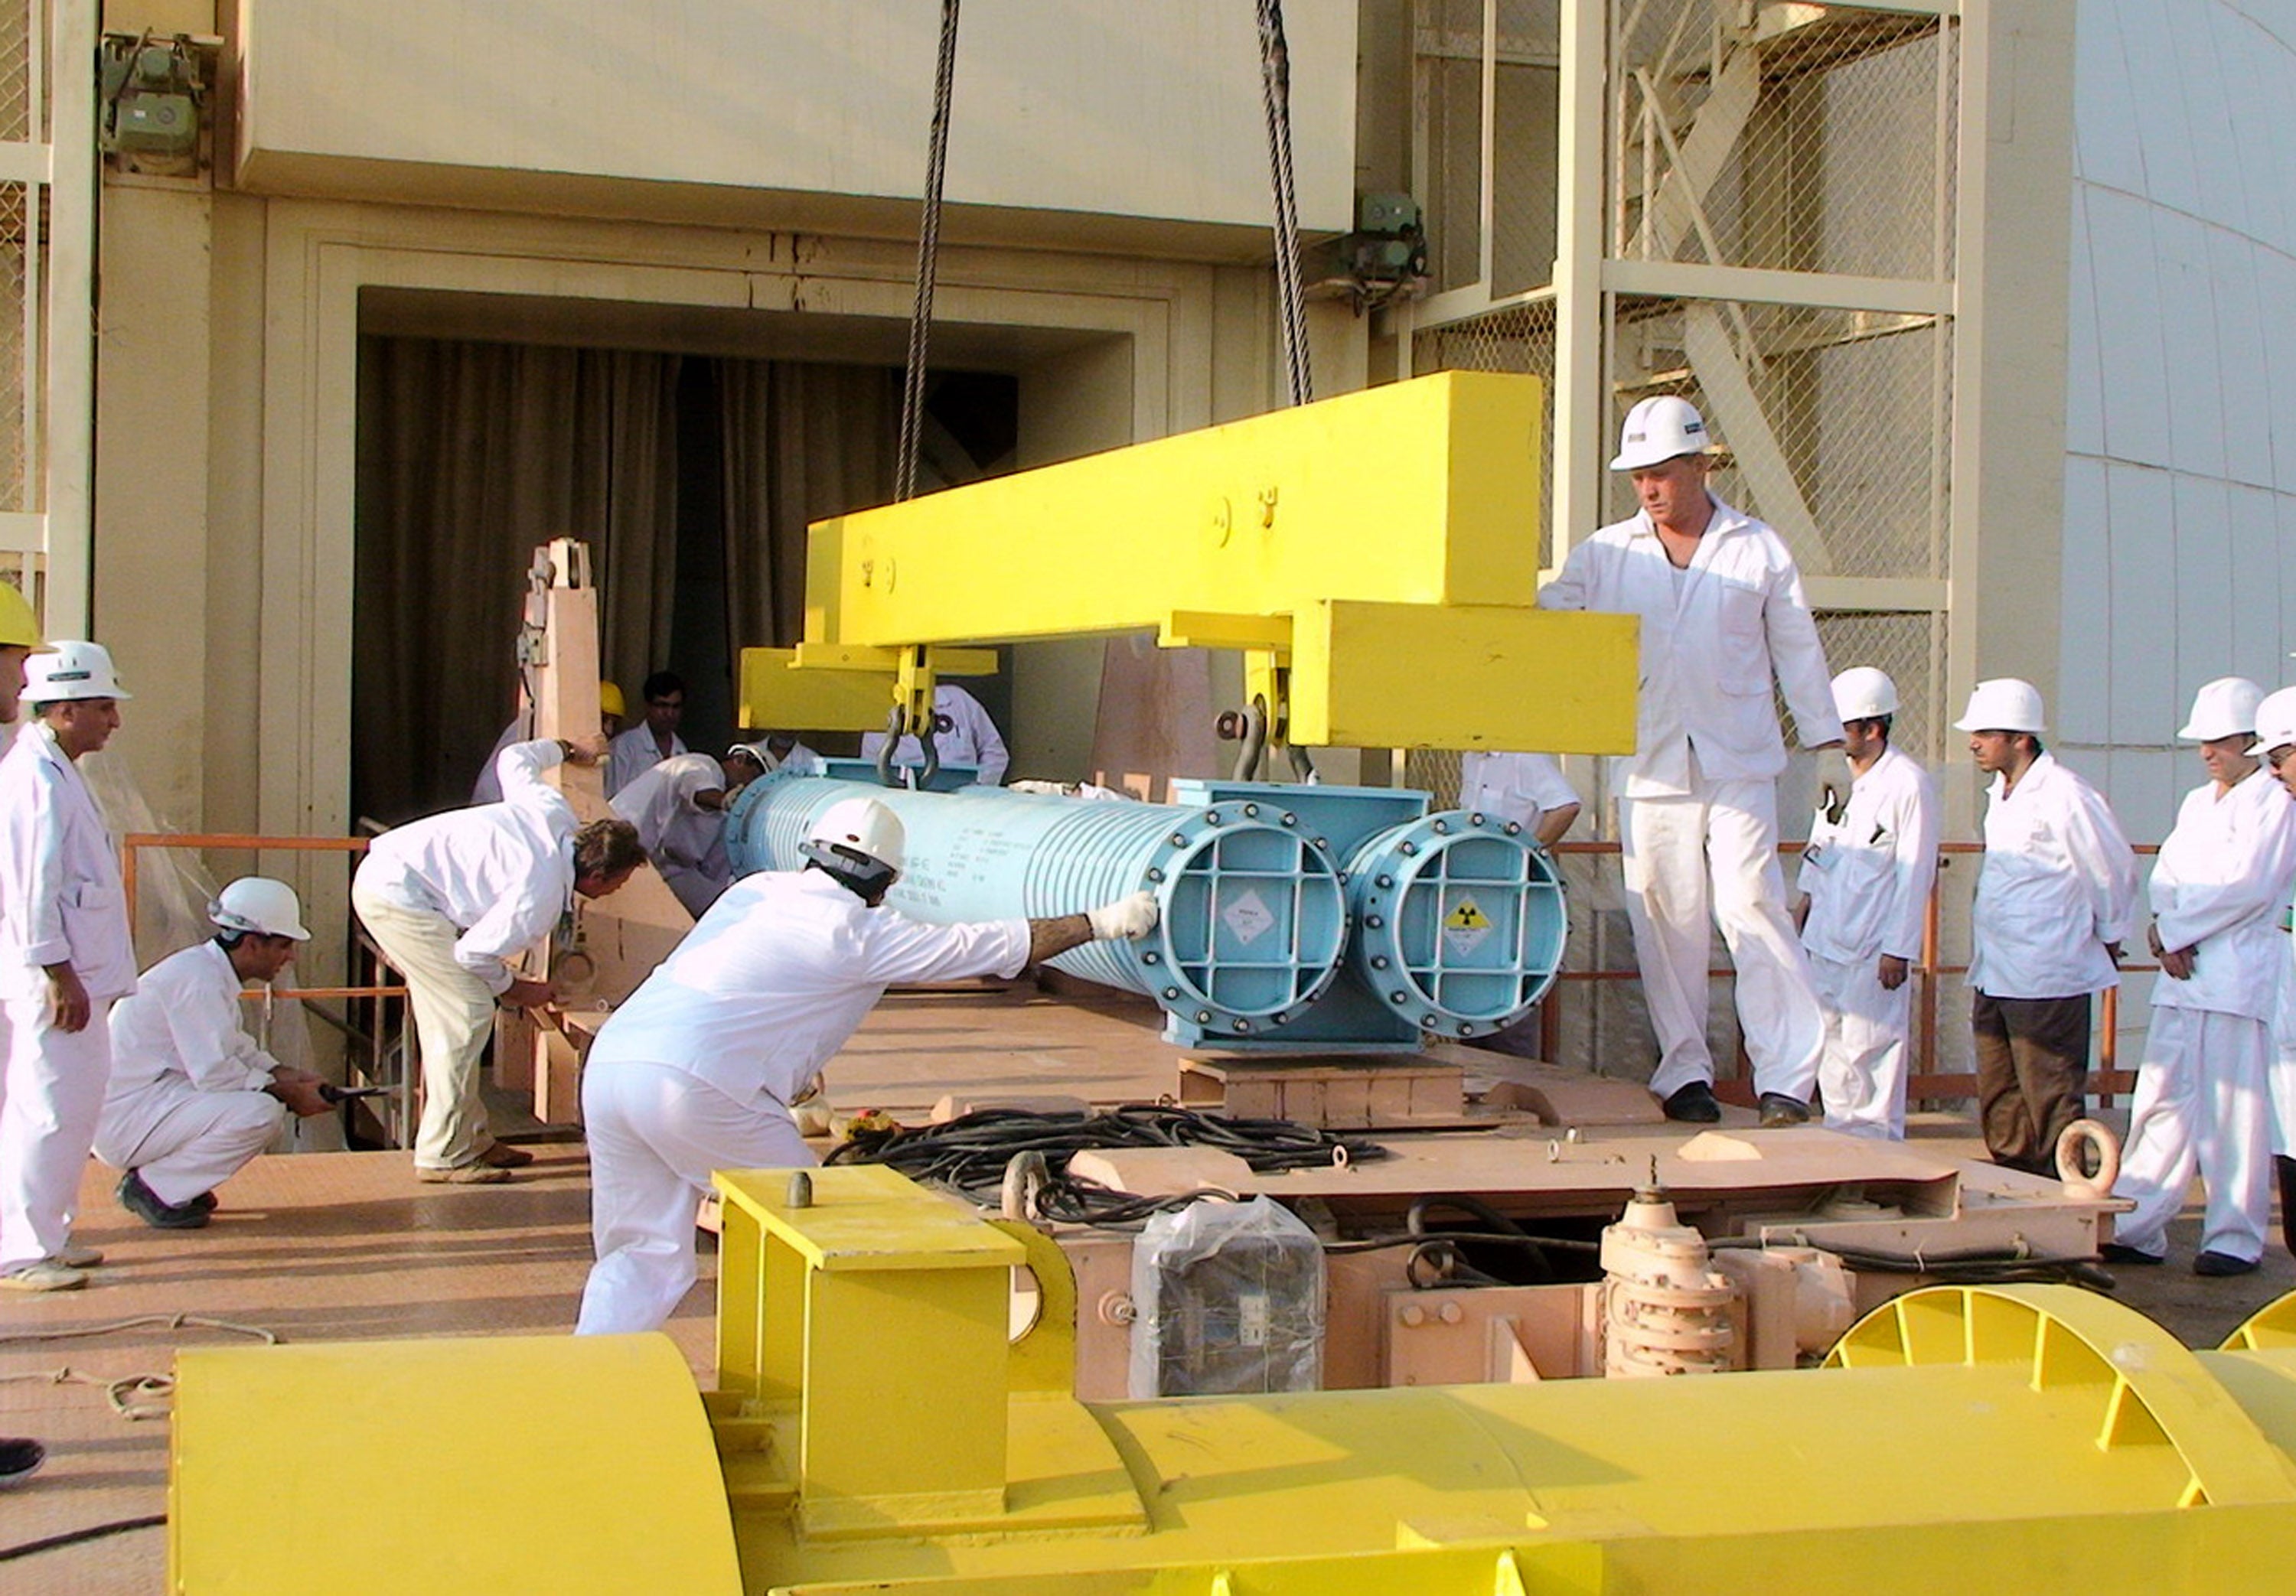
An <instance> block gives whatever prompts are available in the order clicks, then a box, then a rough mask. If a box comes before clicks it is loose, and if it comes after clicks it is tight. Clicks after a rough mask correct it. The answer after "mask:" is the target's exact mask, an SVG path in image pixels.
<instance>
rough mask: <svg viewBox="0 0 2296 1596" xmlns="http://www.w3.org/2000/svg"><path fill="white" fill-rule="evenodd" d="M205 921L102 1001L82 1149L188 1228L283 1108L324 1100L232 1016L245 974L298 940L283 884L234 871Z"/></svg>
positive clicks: (169, 1219) (296, 910) (288, 954)
mask: <svg viewBox="0 0 2296 1596" xmlns="http://www.w3.org/2000/svg"><path fill="white" fill-rule="evenodd" d="M208 918H209V920H211V921H214V922H215V925H216V934H215V936H214V937H210V938H209V940H207V941H205V942H201V943H195V944H193V945H192V946H190V947H187V948H184V949H183V950H182V951H181V952H179V953H174V954H168V956H167V957H166V958H164V959H162V960H160V962H158V963H157V964H154V965H153V966H152V968H151V969H149V970H145V971H144V972H143V979H142V980H141V981H139V982H137V983H136V987H135V995H134V996H132V997H128V998H127V999H125V1000H123V1001H122V1002H121V1003H119V1005H118V1006H117V1007H115V1008H114V1009H113V1010H112V1011H111V1088H110V1090H109V1091H108V1092H107V1093H105V1094H104V1099H103V1117H102V1119H101V1120H100V1121H98V1122H97V1125H96V1127H95V1156H96V1157H97V1158H102V1160H103V1161H104V1162H105V1163H107V1164H109V1165H111V1166H112V1167H113V1168H114V1169H119V1170H123V1171H125V1172H126V1173H124V1174H121V1175H120V1177H119V1187H118V1189H117V1195H118V1196H119V1206H120V1207H123V1208H126V1209H127V1211H128V1212H129V1213H131V1214H133V1215H135V1217H136V1218H138V1219H141V1220H142V1221H143V1223H144V1224H148V1225H150V1226H152V1228H153V1229H154V1230H163V1231H189V1230H198V1229H199V1228H200V1227H201V1226H202V1225H204V1224H207V1222H208V1215H209V1214H211V1213H213V1212H214V1211H215V1206H216V1199H215V1189H216V1188H217V1186H220V1185H222V1184H223V1183H224V1182H225V1181H227V1180H229V1179H230V1178H231V1177H232V1176H233V1175H234V1174H238V1173H239V1172H240V1171H241V1170H242V1169H243V1168H245V1167H246V1166H248V1165H249V1164H250V1163H251V1162H253V1161H254V1159H255V1158H256V1156H257V1155H258V1154H259V1153H260V1152H262V1151H263V1150H264V1149H265V1148H266V1147H268V1146H270V1145H271V1143H272V1141H273V1139H274V1138H275V1137H276V1136H277V1135H278V1134H279V1132H280V1129H281V1127H282V1126H283V1125H285V1124H286V1123H287V1116H288V1115H289V1114H290V1113H295V1114H300V1115H302V1116H304V1117H310V1116H312V1115H315V1114H324V1113H325V1112H327V1110H328V1107H329V1105H328V1103H327V1100H326V1099H325V1097H324V1096H323V1095H322V1094H321V1088H320V1081H319V1077H318V1076H316V1075H313V1074H312V1073H311V1072H310V1071H309V1070H307V1069H296V1068H291V1066H288V1065H285V1064H282V1063H280V1062H279V1060H276V1059H275V1058H273V1057H272V1056H271V1055H270V1054H269V1053H267V1052H264V1051H263V1049H262V1048H260V1047H258V1045H256V1041H255V1038H254V1037H253V1036H251V1035H249V1034H248V1030H247V1027H246V1025H245V1024H244V1023H243V1022H242V1016H243V1015H244V1013H245V1012H246V1003H245V1001H244V1000H243V999H242V996H241V993H242V990H243V989H244V988H245V987H246V986H247V984H248V983H249V982H250V981H265V982H268V981H271V980H274V979H275V978H277V977H278V975H279V973H280V972H281V971H282V970H285V969H286V968H287V966H288V965H290V964H291V963H292V962H294V960H295V950H296V946H297V945H298V944H299V943H303V942H307V941H308V940H310V937H311V933H310V932H308V931H307V930H305V929H303V913H302V905H301V904H299V903H298V902H297V901H296V897H295V889H294V888H291V887H290V886H288V885H287V883H286V882H284V881H275V880H270V879H269V878H267V877H265V876H242V877H241V878H240V879H239V880H236V881H234V882H233V883H232V884H231V885H230V886H228V887H226V888H224V889H223V891H222V892H220V893H218V894H217V896H216V901H215V902H213V903H211V904H209V905H208Z"/></svg>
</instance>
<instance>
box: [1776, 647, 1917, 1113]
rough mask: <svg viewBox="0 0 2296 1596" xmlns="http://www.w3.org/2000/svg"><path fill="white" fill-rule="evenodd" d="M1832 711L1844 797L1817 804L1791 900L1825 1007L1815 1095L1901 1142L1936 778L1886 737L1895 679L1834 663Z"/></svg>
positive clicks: (1835, 1110) (1895, 705) (1894, 706)
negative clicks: (1847, 775)
mask: <svg viewBox="0 0 2296 1596" xmlns="http://www.w3.org/2000/svg"><path fill="white" fill-rule="evenodd" d="M1833 708H1834V713H1835V714H1837V715H1839V716H1841V733H1842V743H1843V748H1844V749H1845V751H1846V752H1847V753H1848V754H1849V769H1850V772H1851V781H1850V785H1849V801H1848V803H1847V804H1845V805H1843V806H1841V808H1840V810H1839V813H1838V818H1837V816H1836V812H1835V811H1833V810H1832V809H1821V810H1820V811H1819V812H1818V815H1817V819H1816V822H1815V823H1813V824H1812V825H1811V827H1810V832H1809V846H1808V847H1806V848H1805V849H1803V850H1802V855H1801V874H1800V880H1799V883H1798V884H1799V886H1800V891H1801V897H1800V902H1798V903H1797V904H1795V905H1794V916H1795V918H1796V919H1797V920H1798V921H1800V924H1801V940H1802V945H1803V946H1804V947H1806V948H1808V950H1809V964H1810V970H1811V971H1812V972H1813V973H1814V974H1815V975H1816V978H1817V996H1818V1001H1819V1003H1821V1004H1823V1005H1824V1007H1825V1055H1824V1056H1823V1057H1822V1058H1821V1059H1820V1060H1819V1061H1818V1067H1817V1089H1818V1095H1819V1096H1820V1097H1821V1098H1823V1099H1824V1100H1825V1126H1826V1128H1827V1129H1828V1130H1833V1131H1843V1132H1846V1133H1848V1134H1850V1135H1853V1136H1875V1137H1881V1138H1884V1139H1887V1140H1891V1141H1903V1140H1904V1139H1905V1134H1906V1050H1907V1040H1908V1039H1909V1037H1910V1036H1911V1035H1912V1033H1913V1008H1914V1004H1913V998H1914V988H1913V981H1912V976H1913V970H1914V966H1915V963H1916V962H1919V960H1920V958H1921V956H1922V929H1923V925H1924V924H1925V923H1926V921H1927V918H1928V913H1927V912H1928V908H1929V896H1930V887H1931V883H1932V882H1934V881H1935V880H1937V858H1938V800H1937V786H1936V783H1934V782H1931V780H1930V775H1929V772H1927V771H1925V770H1923V768H1922V767H1921V766H1920V765H1917V764H1915V762H1914V761H1913V760H1912V759H1910V758H1908V757H1907V756H1906V755H1905V754H1903V753H1901V752H1899V751H1898V749H1895V748H1892V747H1891V746H1890V724H1891V722H1892V719H1893V717H1894V716H1896V715H1897V713H1898V684H1897V683H1895V682H1892V681H1891V680H1890V677H1889V674H1888V673H1887V672H1885V671H1881V670H1876V669H1875V668H1874V667H1872V666H1870V665H1861V666H1857V667H1853V668H1851V669H1849V670H1846V671H1843V672H1842V673H1841V675H1838V676H1836V677H1834V678H1833Z"/></svg>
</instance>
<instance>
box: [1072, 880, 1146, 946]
mask: <svg viewBox="0 0 2296 1596" xmlns="http://www.w3.org/2000/svg"><path fill="white" fill-rule="evenodd" d="M1084 917H1085V919H1086V920H1087V921H1091V922H1092V934H1093V935H1094V936H1095V937H1098V938H1100V940H1102V941H1103V942H1113V941H1115V940H1116V939H1117V938H1118V937H1123V938H1124V939H1126V940H1127V941H1131V942H1137V941H1138V940H1139V939H1140V938H1141V937H1145V936H1146V935H1147V934H1148V933H1149V932H1151V931H1152V930H1154V929H1156V895H1155V894H1154V893H1152V892H1149V891H1146V890H1145V889H1144V890H1142V891H1139V892H1136V893H1134V894H1133V895H1132V896H1130V897H1120V898H1118V899H1117V900H1116V901H1115V902H1114V903H1112V904H1101V906H1100V907H1099V908H1097V909H1087V910H1086V911H1085V916H1084Z"/></svg>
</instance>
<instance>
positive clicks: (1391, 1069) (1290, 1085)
mask: <svg viewBox="0 0 2296 1596" xmlns="http://www.w3.org/2000/svg"><path fill="white" fill-rule="evenodd" d="M1179 1100H1180V1102H1181V1105H1182V1106H1183V1107H1185V1108H1191V1109H1201V1110H1205V1111H1215V1112H1218V1113H1223V1114H1226V1115H1228V1116H1230V1117H1234V1118H1238V1119H1287V1120H1290V1121H1292V1123H1293V1124H1295V1125H1316V1126H1318V1127H1321V1128H1323V1129H1326V1130H1367V1129H1376V1128H1377V1127H1379V1126H1380V1125H1409V1124H1414V1123H1420V1124H1424V1123H1427V1122H1428V1121H1431V1120H1434V1121H1442V1122H1455V1121H1457V1120H1459V1119H1460V1118H1461V1117H1463V1113H1464V1099H1463V1096H1462V1093H1461V1091H1460V1076H1459V1070H1458V1068H1457V1066H1456V1065H1452V1064H1447V1063H1439V1062H1431V1061H1429V1060H1423V1059H1415V1058H1413V1057H1410V1056H1408V1055H1406V1056H1403V1057H1398V1058H1382V1059H1352V1058H1342V1059H1334V1058H1333V1057H1331V1056H1330V1055H1324V1056H1322V1057H1318V1058H1311V1059H1288V1060H1281V1061H1277V1060H1267V1061H1265V1062H1262V1061H1259V1060H1243V1059H1195V1058H1191V1059H1183V1060H1181V1061H1180V1083H1179Z"/></svg>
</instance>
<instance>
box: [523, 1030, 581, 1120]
mask: <svg viewBox="0 0 2296 1596" xmlns="http://www.w3.org/2000/svg"><path fill="white" fill-rule="evenodd" d="M537 1041H538V1045H537V1052H536V1057H535V1061H534V1117H536V1118H537V1119H539V1120H540V1121H542V1123H543V1124H545V1125H579V1124H581V1123H582V1055H581V1054H580V1053H578V1052H576V1051H575V1048H574V1044H573V1043H572V1042H571V1041H570V1040H569V1039H568V1037H567V1035H566V1033H565V1032H563V1031H559V1030H548V1031H540V1032H537Z"/></svg>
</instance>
